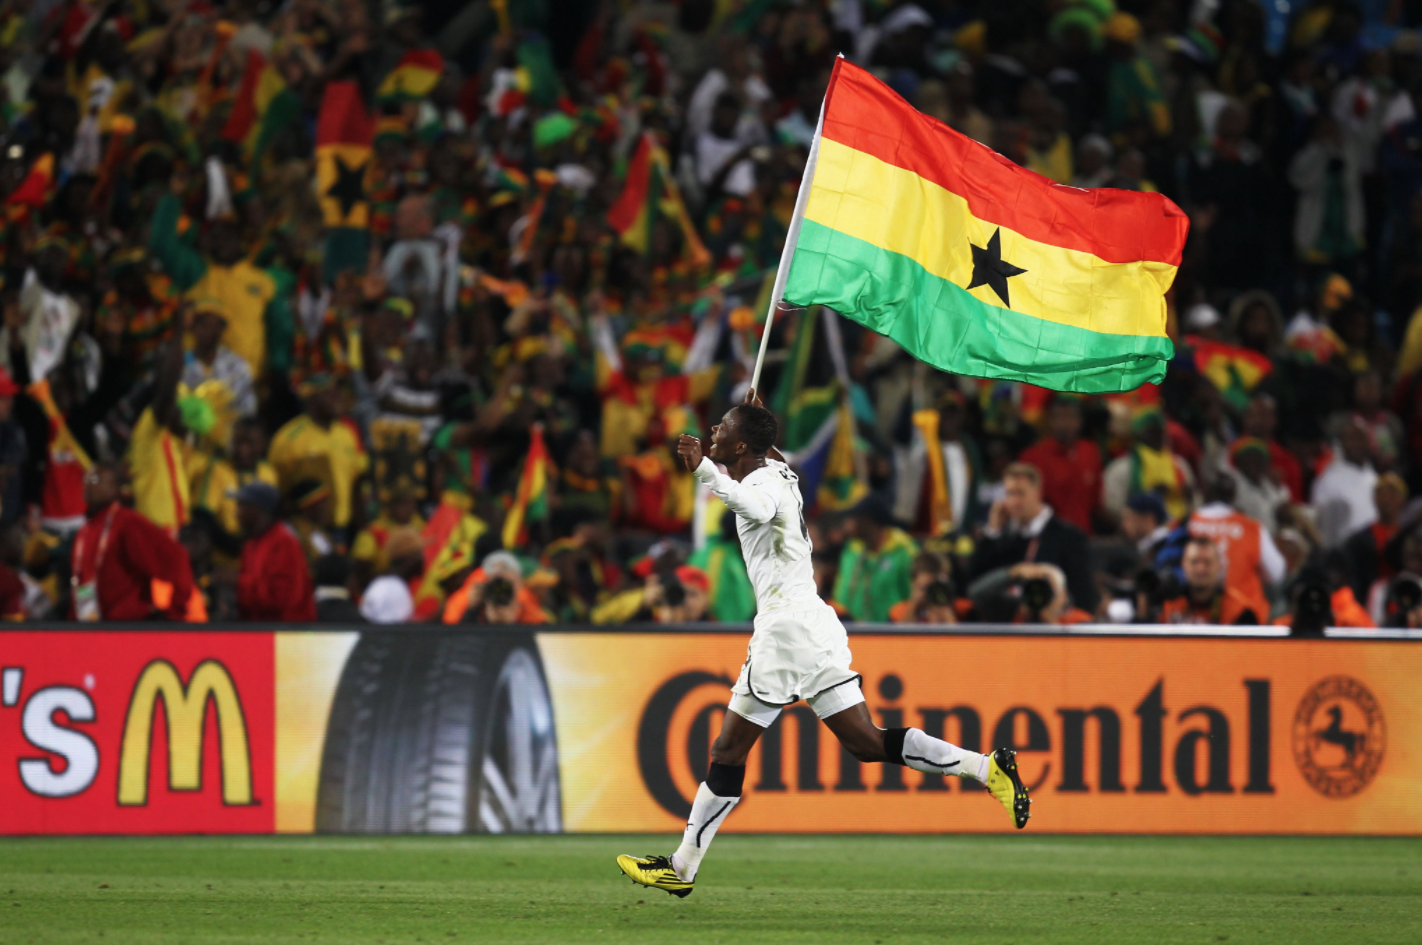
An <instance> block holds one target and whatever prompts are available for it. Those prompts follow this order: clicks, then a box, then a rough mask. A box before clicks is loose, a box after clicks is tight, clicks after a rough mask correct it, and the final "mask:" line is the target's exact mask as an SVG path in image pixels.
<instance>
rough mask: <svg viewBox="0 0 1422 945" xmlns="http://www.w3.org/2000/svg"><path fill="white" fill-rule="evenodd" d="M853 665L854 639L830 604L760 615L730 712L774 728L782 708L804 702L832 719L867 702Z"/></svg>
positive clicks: (819, 603) (758, 615)
mask: <svg viewBox="0 0 1422 945" xmlns="http://www.w3.org/2000/svg"><path fill="white" fill-rule="evenodd" d="M850 662H851V655H850V652H849V635H848V634H846V633H845V632H844V625H843V624H841V623H840V622H839V615H838V614H836V613H835V612H834V608H833V607H831V606H829V605H828V604H826V603H824V602H822V601H820V602H816V603H815V604H811V605H809V606H807V607H805V608H804V609H798V610H777V611H771V612H770V613H763V614H756V617H755V632H754V633H752V634H751V639H750V650H749V653H748V654H747V655H746V662H745V665H744V666H742V667H741V676H740V678H739V679H737V680H736V684H735V685H734V686H732V687H731V694H732V695H731V703H730V709H731V711H733V712H735V713H736V714H737V715H739V716H742V717H743V718H745V719H747V720H749V721H751V722H754V723H755V724H757V725H760V726H769V725H770V723H771V722H774V721H775V717H776V716H777V715H779V714H780V709H781V708H782V707H784V706H787V705H791V704H792V703H795V702H798V701H799V700H801V699H804V700H805V702H807V703H808V704H809V706H810V708H811V709H813V710H814V712H815V714H816V715H818V716H819V717H820V718H822V719H823V718H828V717H829V716H831V715H834V714H835V713H837V712H843V711H844V710H845V709H847V708H850V707H851V706H854V705H857V704H859V703H861V702H863V701H864V693H863V692H862V691H860V688H859V674H857V673H856V672H854V670H853V669H851V668H850Z"/></svg>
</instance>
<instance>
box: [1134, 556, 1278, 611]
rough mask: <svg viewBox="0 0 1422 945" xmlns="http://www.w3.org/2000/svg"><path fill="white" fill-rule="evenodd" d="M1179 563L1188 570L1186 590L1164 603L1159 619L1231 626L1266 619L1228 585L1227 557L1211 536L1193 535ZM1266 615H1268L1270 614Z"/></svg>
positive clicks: (1245, 598)
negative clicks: (1226, 578)
mask: <svg viewBox="0 0 1422 945" xmlns="http://www.w3.org/2000/svg"><path fill="white" fill-rule="evenodd" d="M1180 566H1181V569H1182V570H1183V571H1184V572H1185V588H1184V592H1183V593H1181V594H1180V595H1178V596H1176V597H1174V598H1171V599H1170V600H1167V601H1165V602H1164V603H1162V604H1161V606H1160V612H1159V614H1158V615H1157V616H1156V622H1157V623H1200V624H1215V625H1219V624H1225V625H1231V626H1257V625H1258V624H1260V623H1263V621H1262V620H1260V618H1259V614H1258V612H1257V611H1255V609H1254V602H1253V601H1251V600H1250V599H1249V598H1248V597H1246V596H1245V595H1244V594H1242V593H1241V592H1240V591H1238V590H1237V589H1235V588H1233V587H1227V586H1226V585H1225V567H1224V557H1223V555H1221V554H1220V549H1219V546H1218V545H1216V544H1215V543H1214V542H1213V541H1212V540H1211V539H1209V538H1206V537H1203V536H1198V535H1197V536H1192V537H1191V538H1190V540H1189V541H1188V542H1187V543H1186V544H1185V554H1184V556H1183V557H1182V558H1181V560H1180ZM1264 616H1265V617H1266V618H1267V617H1268V614H1265V615H1264Z"/></svg>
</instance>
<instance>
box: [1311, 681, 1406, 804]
mask: <svg viewBox="0 0 1422 945" xmlns="http://www.w3.org/2000/svg"><path fill="white" fill-rule="evenodd" d="M1293 747H1294V763H1295V764H1297V765H1298V766H1299V772H1300V773H1301V774H1302V775H1303V776H1304V780H1305V781H1307V782H1308V783H1309V785H1310V786H1311V787H1312V788H1313V789H1314V790H1315V791H1317V792H1318V793H1320V794H1322V795H1323V796H1324V797H1352V796H1353V795H1354V794H1357V793H1358V792H1359V791H1361V790H1362V789H1363V788H1365V787H1367V786H1368V784H1369V783H1370V782H1371V781H1372V780H1373V778H1374V777H1376V776H1377V773H1378V768H1380V767H1381V766H1382V760H1383V752H1384V751H1385V750H1386V748H1387V727H1386V725H1385V724H1384V722H1383V714H1382V709H1380V708H1379V707H1378V701H1377V699H1376V698H1374V697H1373V694H1372V692H1370V691H1369V690H1368V687H1367V686H1364V685H1363V684H1362V683H1360V682H1358V680H1356V679H1353V678H1352V677H1351V676H1329V677H1327V678H1326V679H1323V680H1322V681H1320V682H1318V683H1316V684H1315V685H1314V686H1313V688H1311V689H1309V691H1308V692H1306V693H1304V697H1303V699H1302V700H1300V702H1299V707H1298V709H1297V710H1295V712H1294V725H1293Z"/></svg>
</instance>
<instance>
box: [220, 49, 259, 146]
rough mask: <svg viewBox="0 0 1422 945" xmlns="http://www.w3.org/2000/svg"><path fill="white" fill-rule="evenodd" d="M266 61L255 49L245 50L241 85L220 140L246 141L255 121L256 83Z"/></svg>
mask: <svg viewBox="0 0 1422 945" xmlns="http://www.w3.org/2000/svg"><path fill="white" fill-rule="evenodd" d="M266 65H267V61H266V60H265V59H263V58H262V54H261V53H259V52H257V51H256V50H255V49H249V50H247V67H246V69H244V70H243V72H242V84H241V86H239V87H238V89H237V98H236V99H235V100H234V101H233V103H232V112H231V113H230V114H229V115H228V116H227V124H225V125H223V126H222V140H224V141H235V142H238V143H241V142H243V141H246V140H247V133H248V132H249V131H251V130H252V125H253V124H255V123H256V121H257V103H256V97H257V81H258V80H259V79H260V78H261V75H262V70H263V69H264V68H266Z"/></svg>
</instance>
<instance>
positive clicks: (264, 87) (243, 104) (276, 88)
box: [222, 49, 301, 159]
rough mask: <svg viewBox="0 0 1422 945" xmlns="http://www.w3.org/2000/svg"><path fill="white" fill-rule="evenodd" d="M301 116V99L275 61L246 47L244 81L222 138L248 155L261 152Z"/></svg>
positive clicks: (259, 154) (258, 154) (250, 157)
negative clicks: (238, 145) (242, 149)
mask: <svg viewBox="0 0 1422 945" xmlns="http://www.w3.org/2000/svg"><path fill="white" fill-rule="evenodd" d="M300 117H301V100H300V99H298V98H297V97H296V93H294V92H292V91H291V89H290V88H288V87H287V84H286V80H284V79H283V78H282V77H281V72H280V71H278V69H277V67H276V65H275V64H273V63H271V62H268V61H267V60H266V59H265V58H264V57H263V56H262V54H261V53H259V52H257V50H255V49H249V50H247V64H246V68H245V70H244V71H243V73H242V84H241V86H240V87H239V88H238V90H237V98H236V100H235V101H233V103H232V111H231V112H230V113H229V114H228V117H227V123H226V124H225V125H223V126H222V138H223V140H224V141H231V142H234V143H236V144H240V145H242V146H243V148H244V149H245V150H246V153H247V156H248V158H249V159H255V158H258V157H260V156H261V155H262V153H263V152H264V151H265V150H266V148H267V145H269V144H270V143H271V142H272V139H273V138H275V137H276V135H277V134H278V133H279V132H280V131H281V130H282V129H284V128H286V127H287V126H288V125H290V124H292V123H294V122H295V121H297V120H298V119H300Z"/></svg>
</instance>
